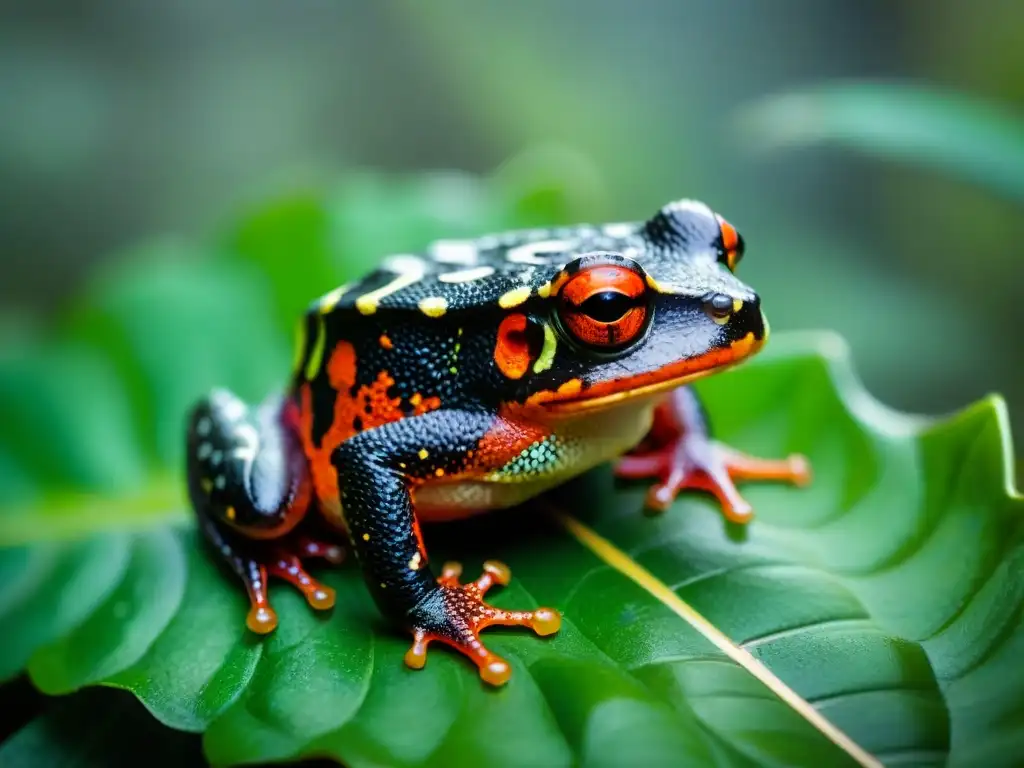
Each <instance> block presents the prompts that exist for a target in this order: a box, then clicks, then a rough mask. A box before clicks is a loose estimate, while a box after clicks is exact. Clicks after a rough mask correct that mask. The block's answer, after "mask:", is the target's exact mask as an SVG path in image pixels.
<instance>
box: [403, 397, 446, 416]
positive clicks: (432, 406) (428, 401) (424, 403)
mask: <svg viewBox="0 0 1024 768" xmlns="http://www.w3.org/2000/svg"><path fill="white" fill-rule="evenodd" d="M409 405H411V406H412V413H413V416H422V415H423V414H424V413H430V412H431V411H436V410H437V409H438V408H440V407H441V398H439V397H436V396H434V395H432V396H430V397H426V398H425V397H423V395H421V394H420V393H419V392H415V393H413V396H412V397H410V398H409Z"/></svg>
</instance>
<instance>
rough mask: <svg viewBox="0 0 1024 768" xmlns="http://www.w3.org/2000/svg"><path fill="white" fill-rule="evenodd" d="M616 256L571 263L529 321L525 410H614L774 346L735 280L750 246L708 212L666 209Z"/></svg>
mask: <svg viewBox="0 0 1024 768" xmlns="http://www.w3.org/2000/svg"><path fill="white" fill-rule="evenodd" d="M624 226H625V225H624ZM608 230H611V231H612V232H613V233H614V232H615V230H614V229H613V228H606V231H608ZM616 244H617V246H618V247H615V248H610V249H600V250H589V251H586V252H577V253H574V254H571V255H570V256H569V259H570V260H569V261H568V262H567V263H565V264H564V265H563V266H562V267H561V269H559V270H558V272H557V274H556V275H555V276H554V278H553V279H552V280H551V282H550V289H549V290H547V291H546V293H547V294H548V295H547V297H546V300H545V301H544V303H543V304H544V311H542V312H538V313H535V314H532V315H531V316H530V325H531V328H524V329H523V331H524V332H526V333H527V335H531V334H532V337H533V339H534V342H533V346H534V348H535V349H537V350H539V351H537V352H536V359H537V362H535V363H534V365H533V366H532V373H533V375H532V376H530V377H529V381H528V382H524V383H525V384H526V386H527V388H528V393H527V394H526V397H525V399H526V402H527V403H530V404H537V405H541V406H542V407H543V408H544V409H545V410H548V411H551V412H556V413H575V412H579V411H591V410H595V409H600V408H607V407H611V406H614V405H616V404H618V403H621V402H623V401H626V400H631V399H634V398H637V397H644V396H649V395H653V394H656V393H658V392H662V391H665V390H668V389H671V388H674V387H677V386H679V385H681V384H684V383H686V382H688V381H691V380H693V379H696V378H698V377H701V376H704V375H707V374H709V373H712V372H715V371H718V370H721V369H723V368H726V367H729V366H732V365H734V364H736V363H738V362H740V361H742V360H743V359H745V358H747V357H749V356H750V355H752V354H754V353H755V352H757V351H758V350H759V349H760V348H761V347H762V346H763V344H764V342H765V340H766V339H767V336H768V325H767V322H766V320H765V317H764V315H763V314H762V312H761V302H760V299H759V297H758V295H757V294H756V293H755V292H754V291H753V290H752V289H751V288H750V287H748V286H747V285H745V284H744V283H742V282H741V281H740V280H738V279H737V278H736V277H735V275H734V274H733V271H734V270H735V268H736V266H737V264H738V263H739V261H740V259H741V258H742V256H743V250H744V243H743V239H742V238H741V237H740V235H739V233H738V232H737V231H736V230H735V229H734V228H733V227H732V225H730V224H729V223H728V222H727V221H726V220H725V219H723V218H722V217H721V216H719V215H718V214H716V213H714V212H713V211H712V210H711V209H709V208H708V207H707V206H706V205H704V204H703V203H698V202H694V201H679V202H676V203H673V204H670V205H667V206H665V207H664V208H662V209H661V210H660V211H658V212H657V214H655V215H654V216H653V217H652V218H651V219H649V220H648V221H646V222H643V223H642V224H638V225H634V228H633V230H632V232H631V233H630V234H624V235H623V237H621V239H619V240H618V241H616ZM541 334H543V338H541Z"/></svg>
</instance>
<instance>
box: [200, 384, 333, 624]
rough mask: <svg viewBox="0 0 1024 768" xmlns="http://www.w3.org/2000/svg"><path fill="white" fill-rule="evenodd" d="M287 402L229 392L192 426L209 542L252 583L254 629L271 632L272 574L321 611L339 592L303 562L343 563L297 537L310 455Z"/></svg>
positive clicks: (208, 402)
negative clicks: (257, 401) (254, 403)
mask: <svg viewBox="0 0 1024 768" xmlns="http://www.w3.org/2000/svg"><path fill="white" fill-rule="evenodd" d="M289 414H290V412H289V411H288V410H287V408H286V407H285V405H284V401H283V400H280V399H273V400H271V401H268V402H267V403H265V404H264V405H262V406H260V407H259V408H256V409H250V408H249V407H248V406H246V405H245V403H243V402H242V401H241V400H239V399H238V398H237V397H235V396H234V395H233V394H231V393H230V392H227V391H225V390H216V391H214V392H213V393H212V394H211V395H210V396H209V397H207V398H206V399H204V400H202V401H201V402H199V403H198V404H197V405H196V406H195V408H193V410H192V413H191V416H190V419H189V428H188V438H187V461H188V487H189V495H190V497H191V500H192V507H193V509H194V511H195V514H196V517H197V519H198V522H199V528H200V530H201V531H202V532H203V535H204V536H205V537H206V540H207V541H208V542H209V543H210V544H211V545H212V547H213V548H214V549H215V550H216V551H217V552H218V554H219V555H220V556H221V557H222V558H223V559H224V561H225V562H226V563H227V564H228V565H229V566H230V567H231V569H232V570H233V571H234V572H235V573H236V574H237V575H238V577H239V578H240V579H241V580H242V582H243V584H245V588H246V591H247V592H248V594H249V601H250V603H251V608H250V611H249V615H248V617H247V619H246V625H247V626H248V627H249V629H251V630H252V631H253V632H258V633H260V634H265V633H267V632H270V631H272V630H273V629H274V628H275V627H276V626H277V615H276V614H275V613H274V609H273V608H272V607H271V606H270V602H269V600H268V598H267V577H268V576H276V577H278V578H280V579H283V580H285V581H288V582H289V583H291V584H293V585H294V586H295V587H296V588H298V589H299V590H300V591H301V592H302V593H303V595H305V597H306V600H307V602H308V603H309V604H310V605H311V606H312V607H313V608H316V609H321V610H322V609H326V608H330V607H331V606H332V605H334V590H332V589H331V588H330V587H327V586H324V585H322V584H320V583H319V582H318V581H317V580H316V579H314V578H313V577H312V576H310V575H309V574H308V573H306V571H305V569H304V568H303V567H302V562H301V559H302V558H310V557H318V558H323V559H325V560H328V561H329V562H332V563H339V562H341V560H342V558H343V556H344V553H343V551H342V550H341V548H340V547H338V546H337V545H336V544H331V543H326V542H321V541H316V540H313V539H310V538H307V537H304V536H299V535H296V533H294V528H295V526H296V525H297V524H298V523H299V522H300V521H301V520H302V519H303V517H304V516H305V514H306V511H307V508H308V507H309V501H310V480H309V472H308V468H307V465H306V459H305V456H304V455H303V453H302V450H301V448H300V446H299V442H298V440H297V439H296V437H295V432H294V429H293V427H292V425H291V424H290V421H289V419H290V415H289Z"/></svg>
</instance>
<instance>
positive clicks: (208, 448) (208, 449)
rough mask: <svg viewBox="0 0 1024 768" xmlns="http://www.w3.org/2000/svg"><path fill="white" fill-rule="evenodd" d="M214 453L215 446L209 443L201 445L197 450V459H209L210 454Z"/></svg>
mask: <svg viewBox="0 0 1024 768" xmlns="http://www.w3.org/2000/svg"><path fill="white" fill-rule="evenodd" d="M212 451H213V446H212V445H210V444H209V443H200V444H199V447H198V448H196V457H197V458H200V459H205V458H207V457H209V455H210V453H212Z"/></svg>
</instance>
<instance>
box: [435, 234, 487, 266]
mask: <svg viewBox="0 0 1024 768" xmlns="http://www.w3.org/2000/svg"><path fill="white" fill-rule="evenodd" d="M430 257H431V258H432V259H433V260H434V261H437V262H440V263H441V264H464V265H471V264H476V261H477V250H476V245H475V244H474V243H473V242H472V241H471V240H438V241H436V242H434V243H431V245H430Z"/></svg>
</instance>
